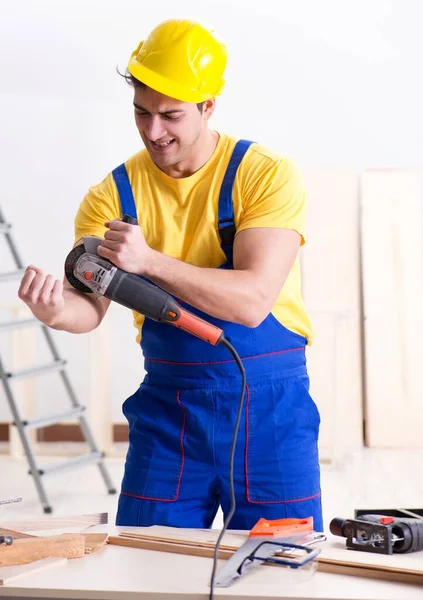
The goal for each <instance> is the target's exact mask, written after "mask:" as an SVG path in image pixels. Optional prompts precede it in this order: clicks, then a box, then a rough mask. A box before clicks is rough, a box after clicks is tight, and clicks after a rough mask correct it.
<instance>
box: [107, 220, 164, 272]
mask: <svg viewBox="0 0 423 600" xmlns="http://www.w3.org/2000/svg"><path fill="white" fill-rule="evenodd" d="M105 225H106V227H108V228H109V231H107V232H106V234H105V236H104V239H103V240H102V242H101V244H100V245H99V247H98V249H97V252H98V254H99V255H100V256H103V257H104V258H107V259H108V260H110V261H111V262H112V263H113V264H114V265H116V266H117V267H119V269H122V270H123V271H127V272H128V273H136V274H137V275H142V274H143V273H145V272H146V265H147V264H148V261H149V260H151V255H152V253H153V251H152V250H151V248H150V246H149V245H148V244H147V242H146V241H145V237H144V235H143V233H142V231H141V228H140V227H138V226H137V225H130V224H129V223H125V222H124V221H121V219H113V221H108V222H107V223H105Z"/></svg>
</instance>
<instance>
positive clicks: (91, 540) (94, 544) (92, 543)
mask: <svg viewBox="0 0 423 600" xmlns="http://www.w3.org/2000/svg"><path fill="white" fill-rule="evenodd" d="M81 535H82V536H83V537H84V543H85V554H91V553H92V552H96V551H97V550H100V548H103V547H104V546H105V545H106V544H107V542H108V538H109V535H108V534H107V533H83V534H81Z"/></svg>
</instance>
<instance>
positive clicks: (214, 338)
mask: <svg viewBox="0 0 423 600" xmlns="http://www.w3.org/2000/svg"><path fill="white" fill-rule="evenodd" d="M105 296H106V297H107V298H110V299H111V300H114V301H115V302H117V303H118V304H122V306H126V307H127V308H130V309H131V310H134V311H135V312H138V313H140V314H142V315H145V316H146V317H149V318H150V319H153V320H154V321H160V322H162V323H169V324H171V325H175V326H176V327H179V328H180V329H184V330H185V331H187V332H188V333H191V334H192V335H195V336H196V337H199V338H201V339H202V340H204V341H205V342H208V343H209V344H212V345H213V346H215V345H216V344H218V343H220V342H221V341H222V339H223V331H222V330H221V329H219V328H218V327H216V326H215V325H212V324H211V323H208V322H207V321H204V319H201V318H200V317H197V315H194V314H192V313H191V312H189V311H187V310H185V309H184V308H182V307H181V306H180V305H179V304H178V303H177V302H176V300H175V299H174V298H173V296H171V295H170V294H168V293H167V292H165V291H164V290H162V289H161V288H159V287H157V286H156V285H154V284H152V283H150V282H149V281H146V280H145V279H143V278H142V277H139V276H138V275H134V274H132V273H126V272H124V271H122V270H121V269H117V272H116V274H115V275H114V277H113V279H112V281H111V282H110V284H109V286H108V287H107V290H106V293H105Z"/></svg>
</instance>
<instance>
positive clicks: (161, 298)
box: [65, 215, 224, 346]
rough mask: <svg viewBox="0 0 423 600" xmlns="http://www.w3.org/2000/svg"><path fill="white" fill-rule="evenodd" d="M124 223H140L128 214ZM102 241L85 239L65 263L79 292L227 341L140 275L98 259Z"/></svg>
mask: <svg viewBox="0 0 423 600" xmlns="http://www.w3.org/2000/svg"><path fill="white" fill-rule="evenodd" d="M122 221H124V222H125V223H130V224H131V225H137V220H136V219H134V218H132V217H129V216H128V215H124V217H123V219H122ZM100 243H101V239H100V238H97V237H93V236H86V237H84V238H83V244H80V245H79V246H75V247H74V248H73V250H71V252H70V253H69V254H68V256H67V258H66V261H65V274H66V278H67V280H68V281H69V283H70V284H71V285H72V286H73V287H74V288H75V289H77V290H79V291H81V292H85V293H93V292H94V293H95V294H97V295H98V296H105V297H106V298H110V300H113V301H115V302H117V303H118V304H122V305H123V306H126V307H127V308H130V309H131V310H134V311H135V312H138V313H141V314H143V315H145V316H147V317H149V318H150V319H153V320H155V321H160V322H163V323H169V324H170V325H175V326H176V327H179V328H180V329H184V330H185V331H187V332H188V333H191V334H192V335H195V336H197V337H199V338H201V339H202V340H204V341H206V342H208V343H209V344H212V345H213V346H216V345H217V344H220V343H222V342H223V340H224V335H223V331H222V330H221V329H219V328H218V327H216V326H215V325H212V324H211V323H208V322H207V321H205V320H204V319H201V318H200V317H198V316H197V315H194V314H193V313H191V312H189V311H188V310H185V309H184V308H182V307H181V306H180V305H179V304H178V303H177V302H176V300H175V299H174V298H173V296H171V295H170V294H168V293H167V292H165V291H164V290H162V289H161V288H159V287H158V286H156V285H154V284H152V283H150V282H149V281H147V280H146V279H144V278H142V277H140V276H139V275H134V274H132V273H127V272H125V271H122V270H121V269H119V268H118V267H117V266H116V265H114V264H113V263H111V262H110V261H108V260H107V259H105V258H102V257H101V256H98V254H97V247H98V246H99V245H100Z"/></svg>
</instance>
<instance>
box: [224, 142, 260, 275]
mask: <svg viewBox="0 0 423 600" xmlns="http://www.w3.org/2000/svg"><path fill="white" fill-rule="evenodd" d="M252 143H253V142H250V141H249V140H239V141H238V142H237V143H236V146H235V148H234V150H233V152H232V156H231V159H230V161H229V164H228V167H227V169H226V173H225V177H224V178H223V182H222V187H221V188H220V195H219V207H218V227H219V236H220V241H221V246H222V250H223V252H224V253H225V256H226V258H227V261H228V263H229V264H230V265H231V266H232V246H233V243H234V238H235V232H236V229H235V220H234V207H233V203H232V188H233V185H234V181H235V176H236V172H237V169H238V167H239V165H240V163H241V161H242V159H243V158H244V155H245V153H246V152H247V150H248V148H249V147H250V146H251V144H252Z"/></svg>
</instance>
